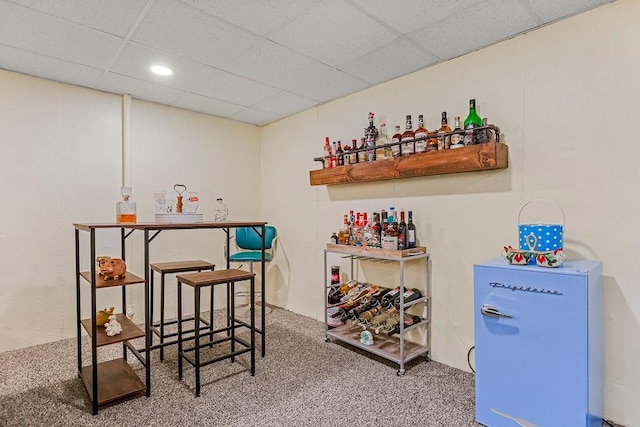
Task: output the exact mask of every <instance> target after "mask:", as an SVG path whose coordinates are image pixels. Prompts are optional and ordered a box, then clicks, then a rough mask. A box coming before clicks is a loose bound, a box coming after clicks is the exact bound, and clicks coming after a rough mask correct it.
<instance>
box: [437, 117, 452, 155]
mask: <svg viewBox="0 0 640 427" xmlns="http://www.w3.org/2000/svg"><path fill="white" fill-rule="evenodd" d="M449 132H451V128H450V127H449V123H448V121H447V112H446V111H443V112H442V120H441V121H440V129H438V133H439V134H443V133H449ZM450 146H451V135H444V136H438V150H448V149H449V147H450Z"/></svg>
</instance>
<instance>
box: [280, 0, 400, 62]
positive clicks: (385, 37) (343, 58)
mask: <svg viewBox="0 0 640 427" xmlns="http://www.w3.org/2000/svg"><path fill="white" fill-rule="evenodd" d="M395 37H396V34H395V33H394V32H392V31H391V30H389V29H387V28H386V27H384V26H383V25H381V24H379V23H378V22H376V21H375V20H373V19H371V18H370V17H368V16H367V15H365V14H364V13H362V12H360V11H359V10H357V9H355V8H354V7H352V6H350V5H348V4H346V3H344V2H343V1H341V0H324V1H322V2H321V3H319V4H318V5H316V6H314V7H312V8H311V9H309V10H307V11H306V12H304V13H303V14H301V15H300V16H298V17H297V18H295V19H294V20H292V21H291V22H290V23H288V24H285V25H284V26H283V27H282V28H281V29H279V30H277V31H275V32H273V33H272V34H270V35H269V38H270V39H271V40H273V41H275V42H277V43H280V44H282V45H283V46H287V47H289V48H291V49H294V50H296V51H298V52H301V53H304V54H305V55H307V56H310V57H311V58H316V59H318V60H319V61H321V62H324V63H325V64H329V65H332V66H335V65H338V64H343V63H345V62H347V61H349V60H351V59H353V58H355V57H358V56H362V55H364V54H365V53H367V52H371V51H373V50H375V49H377V48H379V47H381V46H384V45H386V44H388V43H389V42H391V41H392V40H393V39H394V38H395Z"/></svg>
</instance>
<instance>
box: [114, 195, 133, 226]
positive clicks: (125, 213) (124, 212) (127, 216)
mask: <svg viewBox="0 0 640 427" xmlns="http://www.w3.org/2000/svg"><path fill="white" fill-rule="evenodd" d="M120 194H121V195H122V201H120V202H118V203H116V222H117V223H118V224H121V223H135V222H136V221H137V217H136V202H132V201H131V200H130V198H131V187H122V188H121V189H120Z"/></svg>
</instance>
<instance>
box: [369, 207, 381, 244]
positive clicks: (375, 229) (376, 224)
mask: <svg viewBox="0 0 640 427" xmlns="http://www.w3.org/2000/svg"><path fill="white" fill-rule="evenodd" d="M371 232H372V233H374V234H375V235H376V240H377V245H376V246H377V247H380V235H381V234H382V226H381V224H380V214H379V213H378V212H374V213H373V224H372V225H371Z"/></svg>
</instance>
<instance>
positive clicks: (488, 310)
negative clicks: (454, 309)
mask: <svg viewBox="0 0 640 427" xmlns="http://www.w3.org/2000/svg"><path fill="white" fill-rule="evenodd" d="M480 313H482V315H483V316H487V317H495V318H499V319H500V318H501V319H511V318H512V316H510V315H508V314H504V313H500V310H498V309H497V308H495V307H493V306H490V305H483V306H482V307H481V308H480Z"/></svg>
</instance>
